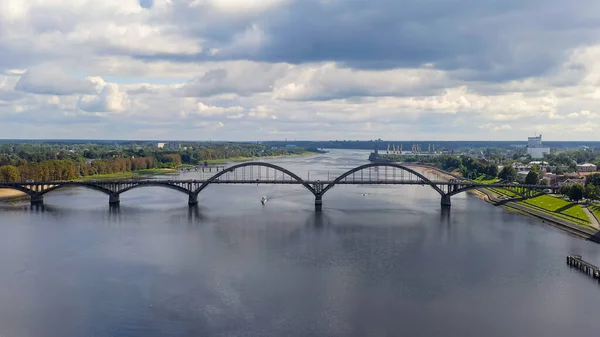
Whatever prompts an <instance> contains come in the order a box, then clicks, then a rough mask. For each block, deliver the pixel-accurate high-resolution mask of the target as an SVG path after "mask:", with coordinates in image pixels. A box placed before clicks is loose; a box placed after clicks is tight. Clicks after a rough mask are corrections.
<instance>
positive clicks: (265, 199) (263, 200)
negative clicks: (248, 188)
mask: <svg viewBox="0 0 600 337" xmlns="http://www.w3.org/2000/svg"><path fill="white" fill-rule="evenodd" d="M267 201H269V199H267V197H262V199H260V202H261V203H262V204H263V205H264V204H266V203H267Z"/></svg>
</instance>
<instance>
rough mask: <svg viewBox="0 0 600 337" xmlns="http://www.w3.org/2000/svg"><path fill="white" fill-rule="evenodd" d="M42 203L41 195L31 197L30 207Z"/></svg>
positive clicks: (42, 196)
mask: <svg viewBox="0 0 600 337" xmlns="http://www.w3.org/2000/svg"><path fill="white" fill-rule="evenodd" d="M43 203H44V195H43V194H33V195H31V204H32V205H41V204H43Z"/></svg>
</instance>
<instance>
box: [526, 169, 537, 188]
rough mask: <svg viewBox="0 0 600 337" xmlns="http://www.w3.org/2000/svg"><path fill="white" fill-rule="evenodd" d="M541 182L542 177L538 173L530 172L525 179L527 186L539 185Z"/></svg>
mask: <svg viewBox="0 0 600 337" xmlns="http://www.w3.org/2000/svg"><path fill="white" fill-rule="evenodd" d="M539 182H540V176H539V175H538V173H537V172H536V171H529V173H527V176H526V177H525V184H527V185H537V184H539Z"/></svg>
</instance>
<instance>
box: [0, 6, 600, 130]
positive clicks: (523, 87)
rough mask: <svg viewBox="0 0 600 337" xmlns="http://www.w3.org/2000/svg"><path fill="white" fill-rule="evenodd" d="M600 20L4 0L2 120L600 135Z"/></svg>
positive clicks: (442, 10)
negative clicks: (597, 129) (599, 132)
mask: <svg viewBox="0 0 600 337" xmlns="http://www.w3.org/2000/svg"><path fill="white" fill-rule="evenodd" d="M599 19H600V3H598V2H597V1H592V0H580V1H578V2H577V3H572V2H571V3H570V2H565V1H559V0H525V1H517V0H504V1H500V0H498V1H496V0H492V1H483V2H482V1H476V0H452V1H418V0H407V1H402V2H398V1H390V0H372V1H365V0H346V1H338V0H328V1H323V0H265V1H258V0H104V1H92V0H70V1H67V0H45V1H37V0H36V1H24V0H3V1H0V55H2V57H0V123H2V125H3V126H5V125H6V128H5V129H6V134H3V136H4V137H37V138H39V137H44V138H55V137H58V136H60V137H73V138H87V137H93V138H113V139H114V138H132V137H133V138H136V137H141V138H146V139H149V138H152V139H154V138H157V137H163V138H166V139H169V138H177V139H184V138H189V139H197V138H198V130H202V135H203V136H202V137H203V138H212V139H218V138H220V139H238V140H248V139H265V138H280V137H281V136H282V135H287V134H290V135H291V134H301V135H302V137H303V138H305V139H308V138H315V139H330V138H334V139H335V138H340V139H342V138H348V137H351V138H359V139H371V138H396V139H398V138H402V139H419V138H422V139H425V138H427V139H457V138H459V139H482V138H485V139H490V137H491V138H494V137H495V138H496V139H524V138H525V137H526V136H527V135H528V134H530V133H532V132H544V135H545V136H546V137H547V138H548V139H564V138H572V135H573V133H576V134H577V136H578V138H579V139H595V138H596V137H597V136H596V135H595V131H594V126H595V125H596V126H597V125H598V123H599V122H600V120H599V116H600V114H599V111H598V106H599V104H598V103H599V101H600V89H598V87H599V86H600V62H599V61H598V60H600V38H599V36H600V34H598V33H600V27H599V26H600V20H599ZM74 124H76V125H81V126H85V128H83V127H77V128H73V127H69V126H70V125H74ZM48 125H52V126H53V127H51V128H48V127H47V126H48ZM350 135H351V136H350Z"/></svg>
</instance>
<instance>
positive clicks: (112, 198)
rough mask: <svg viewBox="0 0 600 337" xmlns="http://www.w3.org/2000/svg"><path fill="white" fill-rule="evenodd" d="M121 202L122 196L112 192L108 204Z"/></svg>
mask: <svg viewBox="0 0 600 337" xmlns="http://www.w3.org/2000/svg"><path fill="white" fill-rule="evenodd" d="M120 202H121V198H120V196H119V195H118V194H111V195H110V196H109V197H108V204H109V205H118V204H119V203H120Z"/></svg>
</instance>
